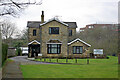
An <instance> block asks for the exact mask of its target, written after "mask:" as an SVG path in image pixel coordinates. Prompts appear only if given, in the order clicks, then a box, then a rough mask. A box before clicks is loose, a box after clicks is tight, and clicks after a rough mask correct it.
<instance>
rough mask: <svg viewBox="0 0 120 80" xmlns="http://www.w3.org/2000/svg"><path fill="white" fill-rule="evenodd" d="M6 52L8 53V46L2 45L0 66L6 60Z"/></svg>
mask: <svg viewBox="0 0 120 80" xmlns="http://www.w3.org/2000/svg"><path fill="white" fill-rule="evenodd" d="M7 51H8V45H7V44H2V65H3V63H4V62H5V60H6V59H7Z"/></svg>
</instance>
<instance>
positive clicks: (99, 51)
mask: <svg viewBox="0 0 120 80" xmlns="http://www.w3.org/2000/svg"><path fill="white" fill-rule="evenodd" d="M94 54H103V49H94Z"/></svg>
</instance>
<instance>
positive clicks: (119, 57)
mask: <svg viewBox="0 0 120 80" xmlns="http://www.w3.org/2000/svg"><path fill="white" fill-rule="evenodd" d="M118 64H120V53H119V54H118Z"/></svg>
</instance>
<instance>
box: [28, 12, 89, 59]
mask: <svg viewBox="0 0 120 80" xmlns="http://www.w3.org/2000/svg"><path fill="white" fill-rule="evenodd" d="M27 27H28V42H29V43H28V52H29V53H28V57H38V56H42V57H67V56H72V57H75V56H77V57H81V56H86V57H87V56H88V53H89V48H90V46H91V45H90V44H88V43H86V42H84V41H83V40H81V39H79V38H76V39H73V40H70V38H71V37H73V36H75V35H76V28H77V24H76V22H63V21H60V20H59V19H58V18H52V19H49V20H48V21H44V12H43V11H42V15H41V21H28V22H27Z"/></svg>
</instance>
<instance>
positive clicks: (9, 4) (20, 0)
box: [0, 0, 42, 16]
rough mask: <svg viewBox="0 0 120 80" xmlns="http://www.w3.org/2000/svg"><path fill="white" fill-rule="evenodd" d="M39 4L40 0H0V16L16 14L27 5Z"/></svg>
mask: <svg viewBox="0 0 120 80" xmlns="http://www.w3.org/2000/svg"><path fill="white" fill-rule="evenodd" d="M41 4H42V0H37V1H36V0H0V16H4V15H12V16H16V15H18V14H19V13H20V12H21V11H22V10H24V9H25V8H26V7H27V6H29V5H41Z"/></svg>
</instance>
